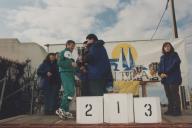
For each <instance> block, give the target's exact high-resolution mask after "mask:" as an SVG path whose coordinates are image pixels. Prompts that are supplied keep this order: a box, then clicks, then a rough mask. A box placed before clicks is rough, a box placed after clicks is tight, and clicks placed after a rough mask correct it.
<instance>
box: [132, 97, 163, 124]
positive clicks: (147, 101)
mask: <svg viewBox="0 0 192 128" xmlns="http://www.w3.org/2000/svg"><path fill="white" fill-rule="evenodd" d="M134 113H135V123H161V121H162V118H161V107H160V98H159V97H143V98H134Z"/></svg>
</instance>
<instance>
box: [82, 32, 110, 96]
mask: <svg viewBox="0 0 192 128" xmlns="http://www.w3.org/2000/svg"><path fill="white" fill-rule="evenodd" d="M86 40H87V46H88V53H87V54H86V56H85V62H86V63H87V79H88V83H87V84H88V92H89V95H90V96H103V94H104V93H106V92H107V91H110V90H107V89H109V88H110V89H111V88H112V87H113V77H112V72H111V65H110V61H109V58H108V55H107V51H106V49H105V47H104V46H103V45H104V43H105V42H104V41H103V40H98V38H97V36H96V35H95V34H89V35H88V36H87V37H86Z"/></svg>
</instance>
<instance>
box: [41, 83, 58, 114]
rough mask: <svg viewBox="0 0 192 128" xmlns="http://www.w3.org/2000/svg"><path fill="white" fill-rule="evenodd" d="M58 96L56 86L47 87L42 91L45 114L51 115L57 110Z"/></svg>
mask: <svg viewBox="0 0 192 128" xmlns="http://www.w3.org/2000/svg"><path fill="white" fill-rule="evenodd" d="M58 94H59V89H58V87H57V86H56V85H49V87H47V88H46V89H44V90H43V95H44V105H45V107H44V112H45V114H53V113H54V111H55V110H56V109H57V104H58V103H57V102H58Z"/></svg>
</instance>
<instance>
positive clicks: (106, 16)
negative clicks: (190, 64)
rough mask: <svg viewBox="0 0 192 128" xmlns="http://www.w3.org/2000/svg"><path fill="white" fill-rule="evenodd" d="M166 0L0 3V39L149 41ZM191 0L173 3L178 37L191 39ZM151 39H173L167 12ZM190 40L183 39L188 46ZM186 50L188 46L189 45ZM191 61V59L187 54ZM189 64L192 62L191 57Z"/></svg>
mask: <svg viewBox="0 0 192 128" xmlns="http://www.w3.org/2000/svg"><path fill="white" fill-rule="evenodd" d="M166 2H167V0H0V26H1V29H0V37H1V38H11V37H14V38H18V39H19V40H20V41H21V42H36V43H39V44H41V45H42V44H45V43H65V41H66V40H68V39H73V40H75V41H76V42H83V41H84V40H85V37H86V35H87V34H88V33H95V34H97V35H98V37H99V38H102V39H103V40H105V41H118V40H145V39H146V40H147V39H150V38H151V36H152V34H153V32H154V30H155V28H156V26H157V24H158V22H159V19H160V17H161V15H162V13H163V11H164V9H165V5H166ZM191 7H192V0H175V8H176V18H177V24H178V31H179V36H180V37H182V38H184V37H186V36H189V35H192V11H191ZM169 9H170V8H169ZM169 9H168V11H167V12H166V13H165V16H164V18H163V21H162V24H161V25H160V27H159V30H158V31H157V34H156V36H155V37H154V38H157V39H159V38H160V39H170V38H172V25H171V16H170V10H169ZM191 39H192V38H187V41H188V42H191ZM189 46H190V47H191V46H192V45H189ZM190 57H191V56H190ZM190 60H192V58H191V59H190Z"/></svg>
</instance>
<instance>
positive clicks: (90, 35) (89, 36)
mask: <svg viewBox="0 0 192 128" xmlns="http://www.w3.org/2000/svg"><path fill="white" fill-rule="evenodd" d="M86 39H94V40H98V38H97V36H96V35H95V34H89V35H87V37H86Z"/></svg>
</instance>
